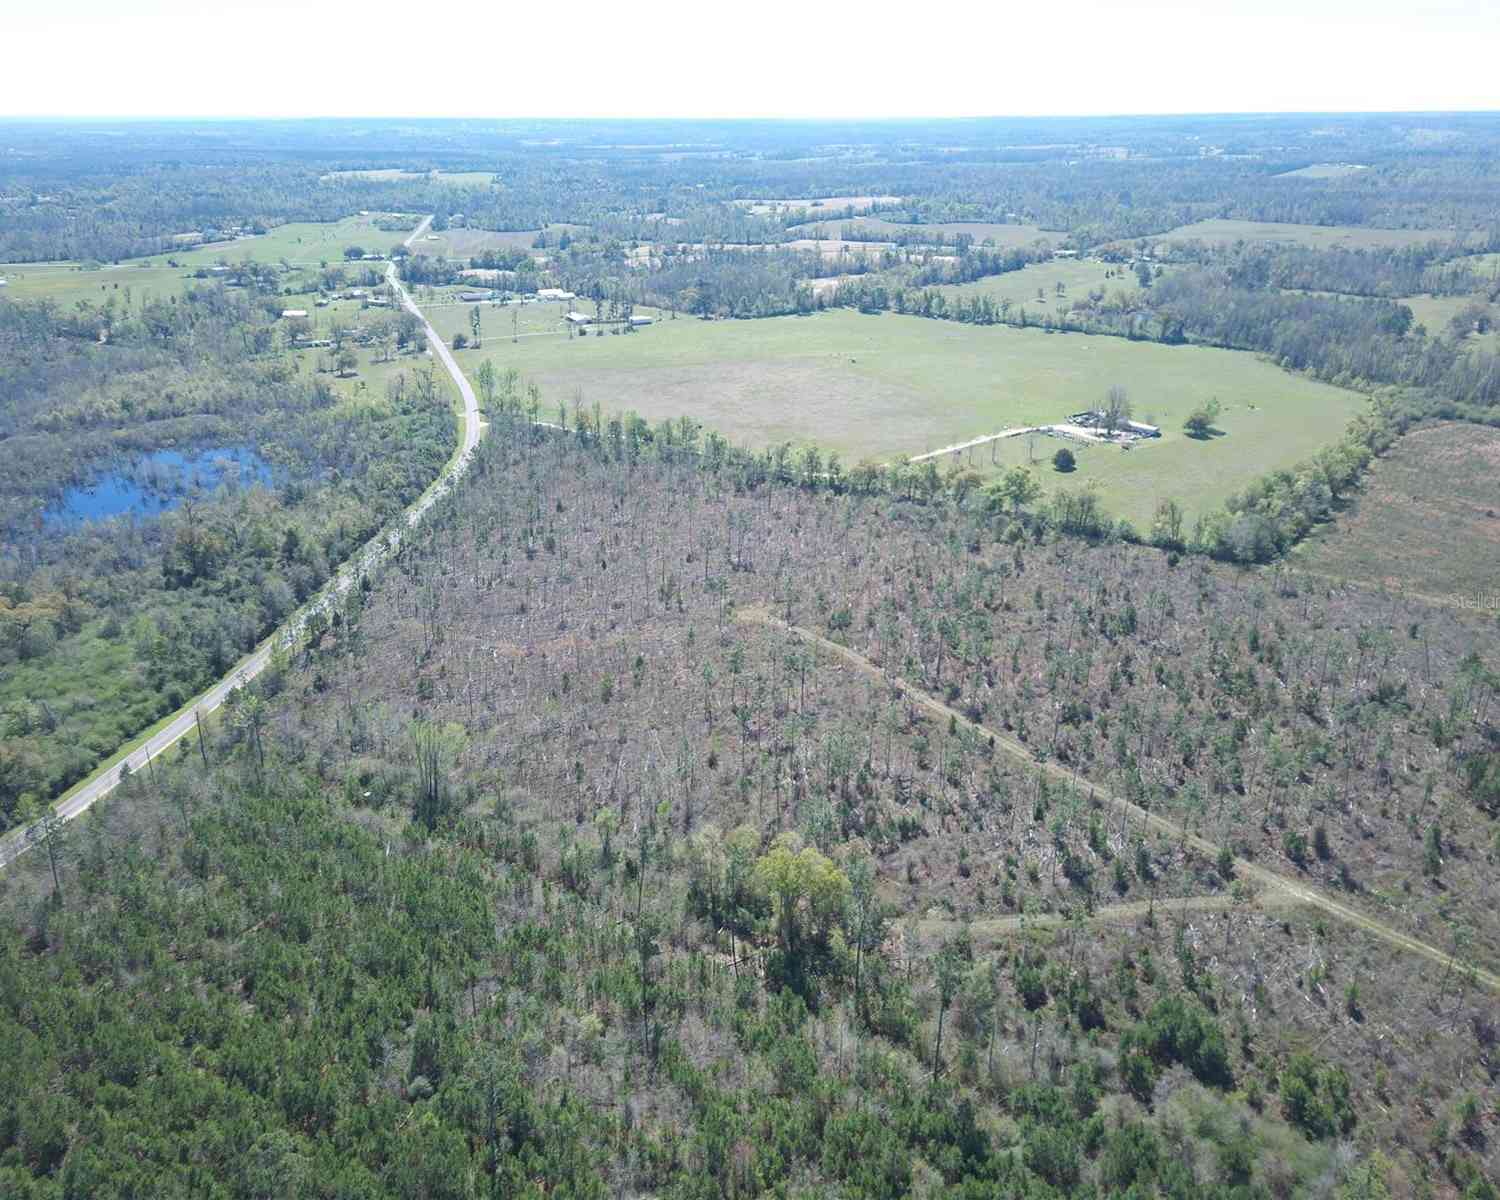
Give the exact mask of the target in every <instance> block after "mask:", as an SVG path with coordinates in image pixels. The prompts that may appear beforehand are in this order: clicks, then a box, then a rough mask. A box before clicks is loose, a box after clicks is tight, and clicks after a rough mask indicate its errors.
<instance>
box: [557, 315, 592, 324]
mask: <svg viewBox="0 0 1500 1200" xmlns="http://www.w3.org/2000/svg"><path fill="white" fill-rule="evenodd" d="M563 320H565V321H567V322H569V323H570V324H573V325H580V326H582V325H592V324H593V323H594V318H593V317H591V316H589V315H588V313H581V312H570V313H569V314H568V315H567V316H566V317H564V318H563Z"/></svg>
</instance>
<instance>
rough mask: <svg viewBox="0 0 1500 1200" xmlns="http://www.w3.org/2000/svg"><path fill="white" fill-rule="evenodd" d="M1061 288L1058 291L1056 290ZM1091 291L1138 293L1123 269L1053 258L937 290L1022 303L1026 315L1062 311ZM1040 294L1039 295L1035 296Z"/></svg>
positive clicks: (1130, 273)
mask: <svg viewBox="0 0 1500 1200" xmlns="http://www.w3.org/2000/svg"><path fill="white" fill-rule="evenodd" d="M1058 284H1061V285H1062V289H1063V290H1062V292H1061V293H1059V292H1058V290H1057V286H1058ZM1095 288H1103V289H1104V290H1105V292H1106V293H1108V294H1109V295H1113V294H1114V293H1115V292H1127V293H1132V294H1133V293H1135V292H1137V291H1139V290H1140V284H1139V283H1138V282H1137V281H1136V277H1135V273H1134V272H1133V271H1128V270H1126V269H1125V268H1124V267H1117V266H1112V265H1111V264H1109V263H1104V262H1095V261H1093V260H1092V259H1076V258H1074V259H1056V260H1054V261H1052V262H1045V263H1035V264H1033V265H1032V266H1029V267H1023V268H1022V269H1021V270H1019V271H1007V272H1005V274H1003V275H986V276H985V277H984V278H983V279H976V280H974V281H973V282H972V283H955V284H952V285H950V286H947V287H942V288H939V289H938V290H939V291H940V292H942V293H943V294H944V295H945V296H947V297H948V299H949V301H950V302H951V301H953V300H955V299H957V298H959V297H963V298H965V299H969V300H973V299H975V298H976V297H979V296H988V297H989V298H990V299H991V300H995V301H999V300H1009V301H1010V302H1011V303H1013V304H1025V305H1026V306H1027V311H1028V312H1029V313H1037V314H1040V313H1043V312H1051V313H1058V312H1061V311H1063V309H1064V308H1066V307H1067V306H1068V305H1069V304H1071V303H1072V301H1073V300H1075V299H1082V298H1083V297H1085V296H1087V295H1088V293H1089V292H1091V291H1093V290H1094V289H1095ZM1038 292H1041V293H1042V294H1041V296H1038V295H1037V293H1038Z"/></svg>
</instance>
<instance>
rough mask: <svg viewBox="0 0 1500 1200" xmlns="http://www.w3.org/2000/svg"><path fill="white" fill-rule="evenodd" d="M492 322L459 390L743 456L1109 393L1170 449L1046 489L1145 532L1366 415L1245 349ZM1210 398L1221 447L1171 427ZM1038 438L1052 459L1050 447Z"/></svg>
mask: <svg viewBox="0 0 1500 1200" xmlns="http://www.w3.org/2000/svg"><path fill="white" fill-rule="evenodd" d="M490 311H492V310H486V311H485V316H484V318H483V319H484V320H485V322H486V325H485V329H486V336H485V339H484V346H483V349H481V350H478V351H472V350H471V351H466V352H464V353H463V354H461V355H460V356H459V362H460V363H461V364H462V366H463V367H464V369H465V370H466V371H467V372H468V374H469V376H470V378H471V379H472V378H473V377H474V374H475V372H476V371H477V369H478V367H479V365H480V363H481V362H482V361H484V360H485V359H489V360H490V361H492V362H493V363H494V365H495V367H496V369H498V370H504V369H506V368H509V367H514V368H516V369H517V370H519V371H520V372H521V373H522V374H523V375H524V376H526V377H528V378H529V379H532V380H534V381H536V382H537V383H538V384H539V385H540V386H541V388H542V391H543V396H544V402H545V404H546V405H547V406H548V407H551V406H553V405H555V404H557V403H558V402H561V401H566V402H568V403H569V404H571V403H573V402H574V400H575V399H577V398H578V397H579V396H581V397H582V399H583V401H584V403H585V404H593V403H594V402H598V403H599V404H600V405H601V406H602V407H603V408H604V409H605V410H606V411H614V412H622V411H627V410H632V409H633V410H635V411H637V412H639V413H640V414H641V415H642V416H645V417H648V418H650V419H652V420H659V419H662V418H666V417H677V416H681V415H689V416H692V417H695V418H697V419H698V420H700V421H703V422H704V423H705V424H706V425H708V426H710V427H712V428H716V429H718V430H719V431H720V432H721V433H723V434H724V435H725V436H727V437H728V438H729V439H730V440H731V441H733V442H736V443H739V444H746V445H753V446H763V445H768V444H774V443H777V442H781V441H792V442H807V441H812V442H816V443H818V444H819V445H822V446H824V447H826V448H829V449H835V450H838V451H839V452H840V454H842V455H843V457H844V459H845V461H846V462H848V463H853V462H855V461H858V460H860V459H863V458H869V459H874V460H882V461H883V460H889V459H892V458H894V457H896V456H897V455H900V454H908V455H918V454H922V453H924V452H926V451H929V450H935V449H939V448H942V447H945V446H948V445H951V444H953V443H955V442H960V441H964V440H967V439H969V438H973V437H979V436H983V435H986V434H990V433H995V432H998V431H999V430H1001V429H1006V428H1011V427H1015V426H1019V425H1031V424H1041V423H1050V422H1055V421H1059V420H1062V419H1064V418H1065V417H1067V416H1068V415H1069V414H1071V413H1074V412H1077V411H1079V410H1081V409H1084V408H1088V407H1091V406H1094V405H1097V404H1098V403H1100V402H1101V401H1102V400H1103V398H1104V395H1105V393H1106V392H1107V390H1108V389H1109V388H1110V387H1111V386H1112V385H1114V384H1120V385H1122V386H1124V387H1125V388H1126V389H1127V390H1128V391H1129V393H1130V395H1131V397H1132V400H1133V402H1134V407H1135V413H1136V416H1137V418H1138V419H1141V420H1145V421H1149V422H1152V423H1154V424H1159V425H1161V426H1163V428H1164V429H1165V430H1166V436H1164V437H1163V438H1161V439H1160V440H1159V441H1155V442H1152V443H1150V444H1149V445H1142V446H1138V447H1137V448H1135V449H1133V450H1131V451H1128V452H1122V451H1120V450H1118V449H1113V448H1103V447H1100V448H1090V449H1086V450H1084V451H1082V452H1081V454H1080V466H1079V469H1078V470H1077V471H1075V472H1073V473H1072V475H1071V476H1068V477H1062V476H1057V477H1055V478H1054V477H1053V474H1052V472H1051V468H1050V465H1049V466H1048V467H1047V469H1046V471H1044V472H1042V474H1043V475H1044V476H1045V478H1044V479H1043V482H1044V483H1046V484H1048V485H1049V486H1055V485H1058V484H1069V485H1073V486H1079V485H1083V484H1086V483H1089V482H1093V483H1094V484H1096V485H1097V486H1098V487H1099V488H1100V490H1101V494H1102V496H1103V498H1104V500H1105V502H1106V504H1107V505H1108V506H1109V507H1110V509H1111V511H1113V512H1116V513H1118V514H1119V515H1122V516H1127V517H1130V518H1131V519H1132V520H1134V521H1137V522H1138V523H1142V524H1144V523H1145V522H1147V521H1149V519H1150V516H1151V513H1152V511H1153V510H1154V508H1155V504H1156V501H1157V500H1158V499H1159V498H1160V497H1162V496H1172V497H1174V498H1176V499H1177V500H1179V502H1181V503H1183V504H1184V505H1185V507H1187V508H1188V509H1189V511H1190V512H1197V511H1201V510H1203V509H1206V508H1208V507H1211V506H1213V505H1215V504H1217V503H1219V502H1220V501H1222V500H1223V499H1224V497H1226V496H1227V495H1229V494H1230V493H1231V492H1233V491H1235V490H1237V489H1239V488H1242V487H1244V486H1245V485H1246V484H1247V483H1248V482H1250V481H1251V480H1252V479H1254V478H1255V477H1256V476H1258V475H1260V474H1262V473H1264V472H1265V471H1267V470H1270V469H1273V468H1275V467H1281V466H1290V465H1291V464H1293V463H1295V462H1297V461H1299V460H1300V459H1302V458H1305V457H1306V456H1307V455H1309V454H1311V453H1312V452H1314V451H1316V450H1317V449H1318V448H1319V447H1321V446H1324V445H1327V444H1329V443H1331V442H1333V441H1335V440H1336V439H1337V437H1338V436H1339V434H1340V433H1341V432H1342V431H1343V429H1344V427H1345V426H1346V425H1347V424H1348V421H1349V420H1350V418H1351V417H1352V416H1353V415H1354V414H1355V413H1357V412H1359V411H1360V409H1361V408H1362V407H1363V405H1364V399H1363V397H1361V396H1359V395H1357V394H1356V393H1353V392H1349V391H1344V390H1342V389H1339V388H1334V387H1329V386H1327V385H1325V384H1320V383H1316V382H1313V381H1311V380H1307V379H1303V378H1301V377H1299V376H1295V375H1290V374H1288V373H1286V372H1284V371H1282V370H1280V369H1279V368H1277V367H1275V366H1273V365H1271V364H1269V363H1266V362H1263V361H1262V360H1260V359H1258V358H1256V357H1255V356H1253V355H1250V354H1245V353H1240V352H1236V351H1230V350H1214V349H1209V348H1206V347H1193V346H1162V345H1158V344H1155V343H1150V342H1132V341H1127V340H1125V339H1123V338H1113V337H1090V336H1086V335H1084V334H1062V333H1057V334H1049V333H1045V332H1043V331H1042V330H1039V329H1015V328H1010V327H1004V326H970V325H960V324H957V323H956V322H949V321H932V320H925V319H922V318H919V317H904V316H897V315H894V314H890V313H886V314H881V315H873V316H866V315H861V314H858V313H855V312H852V311H848V310H843V309H839V310H833V311H829V312H825V313H820V314H817V315H815V316H809V317H774V318H769V319H766V320H757V321H700V320H695V319H690V318H686V317H683V318H679V319H677V320H675V321H674V320H672V319H670V318H668V319H664V320H659V321H658V322H657V323H656V324H654V325H651V326H648V327H646V328H644V329H641V330H638V331H636V332H634V333H630V334H619V335H615V334H603V335H590V336H587V337H582V338H578V337H575V338H569V337H568V336H567V335H566V332H565V331H564V332H562V333H557V334H553V335H545V334H546V329H545V323H546V315H545V314H541V313H539V314H537V316H536V318H535V319H536V320H537V321H539V322H541V324H542V328H541V329H539V330H537V332H540V333H543V334H544V336H535V337H523V338H521V339H520V340H519V341H511V340H510V339H509V338H507V337H504V336H498V337H497V336H495V332H497V331H494V330H493V327H492V326H490V325H489V323H488V322H489V320H490V317H489V312H490ZM496 311H500V312H503V311H504V310H503V309H501V310H496ZM431 317H432V320H433V323H434V325H435V326H436V328H437V329H438V331H439V332H440V333H442V334H443V336H444V337H446V338H448V339H450V340H451V338H452V336H453V334H454V333H457V332H460V331H462V332H464V333H467V332H468V312H467V311H466V309H464V308H460V307H442V308H437V309H435V310H434V311H433V312H432V313H431ZM556 327H557V328H562V326H561V321H560V319H559V320H558V321H557V325H556ZM498 332H503V323H502V327H501V330H500V331H498ZM1213 398H1217V399H1218V400H1219V402H1220V405H1221V407H1222V410H1223V412H1222V415H1221V417H1220V419H1219V422H1218V424H1219V427H1220V428H1221V429H1222V430H1223V435H1222V436H1219V437H1215V438H1213V439H1210V440H1208V441H1196V440H1194V439H1191V438H1187V437H1186V436H1184V435H1183V434H1182V433H1181V427H1182V422H1183V419H1184V418H1185V417H1186V416H1187V414H1188V413H1189V412H1190V411H1191V410H1192V409H1194V408H1196V407H1197V406H1198V405H1199V404H1201V403H1203V402H1204V401H1207V400H1209V399H1213ZM1039 443H1040V444H1041V445H1042V446H1043V447H1045V448H1046V452H1047V454H1048V456H1049V457H1050V454H1051V453H1052V451H1053V450H1054V449H1056V447H1057V446H1059V445H1061V444H1062V443H1061V442H1057V441H1054V440H1052V439H1039ZM1038 453H1039V454H1040V453H1041V451H1040V449H1039V450H1038ZM994 454H995V457H996V458H997V459H998V461H999V462H1000V463H1001V464H1004V463H1008V462H1011V461H1017V460H1024V458H1025V457H1026V447H1025V439H1024V438H1023V439H1018V440H1015V441H1012V442H1002V443H1000V444H999V449H997V450H996V451H995V452H994ZM950 458H951V456H944V459H943V460H942V461H943V465H944V466H947V465H949V461H950ZM967 459H968V456H967V455H965V456H964V460H965V461H967ZM973 459H974V466H975V467H976V469H978V468H980V467H985V466H987V465H988V464H989V463H990V459H991V449H990V447H988V446H984V447H980V448H978V449H977V450H975V451H974V454H973Z"/></svg>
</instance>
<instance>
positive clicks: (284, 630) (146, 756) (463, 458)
mask: <svg viewBox="0 0 1500 1200" xmlns="http://www.w3.org/2000/svg"><path fill="white" fill-rule="evenodd" d="M431 223H432V218H431V217H430V216H429V217H427V218H425V219H424V220H423V221H422V223H421V224H420V225H418V226H417V227H416V228H415V229H413V230H412V231H411V233H410V234H409V235H408V236H407V238H406V241H405V242H404V243H403V245H405V246H407V247H408V248H409V247H410V246H411V244H412V242H414V241H416V239H417V238H419V237H420V236H421V235H422V234H423V233H425V232H426V231H427V227H428V226H429V225H430V224H431ZM386 281H387V282H388V283H389V284H390V285H391V287H392V288H393V289H394V290H395V293H396V295H397V296H398V297H400V300H401V305H402V307H403V308H405V309H406V310H407V311H408V312H410V313H411V314H412V315H414V316H415V317H416V318H417V320H419V321H421V322H422V329H423V331H424V332H425V333H426V334H427V342H428V344H429V345H430V346H431V347H432V352H433V354H434V356H436V358H437V359H438V360H439V361H440V362H441V363H442V364H443V367H444V369H446V370H447V372H448V374H449V375H450V376H451V377H452V379H453V382H454V383H455V384H457V385H458V391H459V394H460V395H461V396H462V397H463V402H464V416H463V431H462V435H461V437H460V438H459V445H458V449H457V451H456V453H455V454H454V456H453V457H452V458H451V459H450V460H449V462H448V465H447V466H446V467H444V468H443V471H442V472H441V473H440V474H439V475H438V478H437V481H436V482H435V483H434V484H433V485H432V486H431V487H430V488H428V489H427V490H426V491H425V492H423V493H422V495H420V496H419V497H417V499H416V500H414V501H413V502H412V503H411V505H410V506H409V507H408V508H407V509H406V512H405V513H404V514H403V518H404V519H403V520H402V521H401V522H398V523H396V524H395V525H393V526H392V527H390V528H387V529H386V530H383V531H382V532H380V533H377V534H376V535H375V536H374V537H373V538H371V539H370V540H369V541H368V542H366V543H365V545H364V546H363V547H361V549H360V550H359V551H358V553H356V554H354V555H353V556H351V557H350V558H349V560H348V561H347V562H345V563H344V565H343V566H342V567H340V568H339V570H338V571H337V572H335V573H334V576H333V578H332V579H330V580H329V581H328V582H327V583H326V584H324V585H323V587H322V588H321V589H320V590H319V592H318V594H317V596H316V597H314V598H313V599H312V600H310V601H308V603H307V604H306V605H304V606H303V607H302V608H301V609H299V610H298V611H297V612H296V613H294V614H293V615H292V617H290V618H289V619H288V620H287V622H286V623H285V624H284V625H282V627H281V628H280V629H278V630H277V631H276V632H275V633H273V634H272V635H271V636H270V637H269V638H267V639H266V640H265V641H264V642H262V643H261V644H260V645H259V646H258V647H257V648H256V649H255V650H253V651H252V652H251V653H250V654H248V655H247V656H246V657H245V658H243V659H241V660H240V661H239V662H238V663H237V664H236V665H235V667H234V668H233V670H231V671H230V672H229V674H228V675H226V676H225V677H224V678H223V679H221V680H220V681H219V682H218V683H216V684H214V686H213V687H211V688H209V689H208V691H206V692H204V693H203V694H202V695H200V696H199V697H198V698H197V699H196V700H194V701H192V702H191V703H190V704H188V705H187V706H186V707H185V708H183V709H181V710H180V711H179V712H178V713H177V714H176V715H175V716H174V717H173V718H172V719H171V720H170V721H169V722H168V723H167V724H166V725H165V726H164V727H163V728H162V729H160V730H158V731H157V732H156V733H154V734H152V735H151V736H150V737H149V738H147V739H146V741H145V742H144V743H142V745H140V746H139V747H137V748H136V749H135V750H134V751H132V752H131V753H130V754H128V755H126V756H125V757H124V758H123V759H121V760H120V761H119V762H117V763H115V764H113V765H112V766H109V767H105V768H102V769H101V770H99V771H96V772H95V773H94V774H93V775H92V776H91V777H90V778H89V779H87V780H86V781H85V782H84V783H82V784H81V785H79V786H78V787H77V789H76V790H75V791H74V792H73V793H72V795H70V796H69V797H68V798H67V799H66V800H64V801H63V802H62V803H60V804H58V805H57V806H56V808H55V811H56V813H57V815H58V816H59V817H61V818H62V819H63V820H64V821H71V820H72V819H73V818H74V817H77V816H79V815H80V814H82V813H85V812H87V811H88V810H89V809H90V808H91V807H92V806H93V805H94V803H95V802H96V801H97V800H99V799H101V798H102V797H104V796H107V795H109V793H110V792H111V791H113V790H114V788H115V787H116V786H117V785H118V784H119V782H120V776H121V771H122V769H123V768H124V767H125V766H127V765H128V766H129V768H130V772H131V773H132V774H134V773H135V772H138V771H141V770H143V769H144V768H145V767H146V766H147V765H148V764H149V763H150V762H151V760H152V759H154V758H156V757H158V756H159V755H161V754H162V753H163V752H164V751H166V750H169V749H171V747H173V746H174V745H176V744H177V743H178V742H179V741H181V740H182V739H183V738H184V737H186V736H187V735H188V734H189V733H190V732H192V730H193V729H194V728H195V726H196V724H197V720H198V716H199V714H206V713H211V712H213V711H214V710H215V709H217V708H219V707H220V706H221V705H222V704H223V703H224V699H225V697H227V696H228V695H229V693H230V692H232V691H233V690H234V689H235V688H237V687H240V686H241V685H243V684H245V683H248V682H249V681H250V680H252V679H254V678H255V677H256V676H257V675H259V674H260V673H261V672H262V671H264V670H265V669H266V665H267V664H268V663H269V662H270V661H271V654H272V651H273V650H274V648H275V647H276V646H278V645H281V646H290V645H292V644H293V643H294V642H295V641H296V639H297V637H298V635H299V634H300V633H301V631H302V627H303V625H304V624H305V623H306V621H307V618H308V617H309V616H310V615H311V614H312V613H313V612H315V611H319V610H322V611H327V610H328V609H329V608H330V607H331V606H332V604H333V603H334V602H335V601H337V600H338V599H339V598H340V597H342V596H343V595H344V593H345V592H347V591H348V590H349V589H350V588H351V587H353V586H354V584H355V582H356V581H357V580H358V579H359V578H360V576H361V575H364V574H365V573H367V572H368V571H370V570H371V569H372V568H373V567H375V566H377V565H378V564H379V563H380V562H381V561H382V560H384V559H385V558H386V557H387V556H388V555H389V554H390V553H391V552H392V551H393V550H395V548H396V547H397V546H399V545H400V544H401V538H402V536H403V534H404V532H405V530H406V529H411V528H414V527H415V526H416V525H418V524H419V523H420V522H421V520H422V518H423V517H424V516H426V514H427V511H428V510H429V509H430V508H431V507H432V506H433V504H435V503H436V502H437V500H438V499H439V498H440V497H441V496H442V495H444V494H445V493H446V492H447V491H448V490H449V489H450V488H451V487H452V486H453V484H454V482H455V481H456V480H457V479H458V478H459V477H461V476H462V475H463V473H464V472H465V471H467V470H468V468H469V463H470V461H471V460H472V459H473V456H474V448H475V447H476V446H477V445H479V439H480V437H481V436H482V434H483V432H484V427H483V425H482V424H481V422H480V419H479V402H478V401H477V400H476V399H475V398H474V389H473V388H472V387H471V386H470V385H469V381H468V380H467V379H466V378H464V373H463V372H462V371H461V370H459V367H458V363H457V362H455V361H454V358H453V352H452V351H451V350H449V349H448V347H447V345H446V344H444V342H443V339H442V338H440V337H439V336H438V334H437V331H436V330H435V329H433V327H432V323H431V322H430V321H428V320H427V318H426V317H425V316H423V315H422V310H421V309H419V308H418V307H417V305H416V302H415V301H414V300H413V299H412V298H411V295H410V293H408V292H407V290H406V289H405V288H404V287H403V286H402V285H401V281H400V279H399V278H397V275H396V264H395V263H394V262H392V263H390V264H389V265H388V266H387V267H386ZM37 832H38V830H37V827H36V826H35V825H32V826H28V827H26V828H23V829H14V830H12V831H11V832H10V833H8V834H7V835H6V836H5V837H4V838H0V868H3V867H5V866H6V865H8V864H9V863H11V862H13V861H14V860H15V859H17V858H19V857H20V856H21V855H22V854H24V853H25V852H26V851H27V850H29V849H30V848H31V847H32V846H33V845H35V844H36V835H37Z"/></svg>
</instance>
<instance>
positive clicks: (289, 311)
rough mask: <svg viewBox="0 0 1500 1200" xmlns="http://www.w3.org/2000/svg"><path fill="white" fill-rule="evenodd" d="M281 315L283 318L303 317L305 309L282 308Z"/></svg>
mask: <svg viewBox="0 0 1500 1200" xmlns="http://www.w3.org/2000/svg"><path fill="white" fill-rule="evenodd" d="M281 315H282V316H283V317H305V316H307V309H305V308H283V309H282V310H281Z"/></svg>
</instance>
